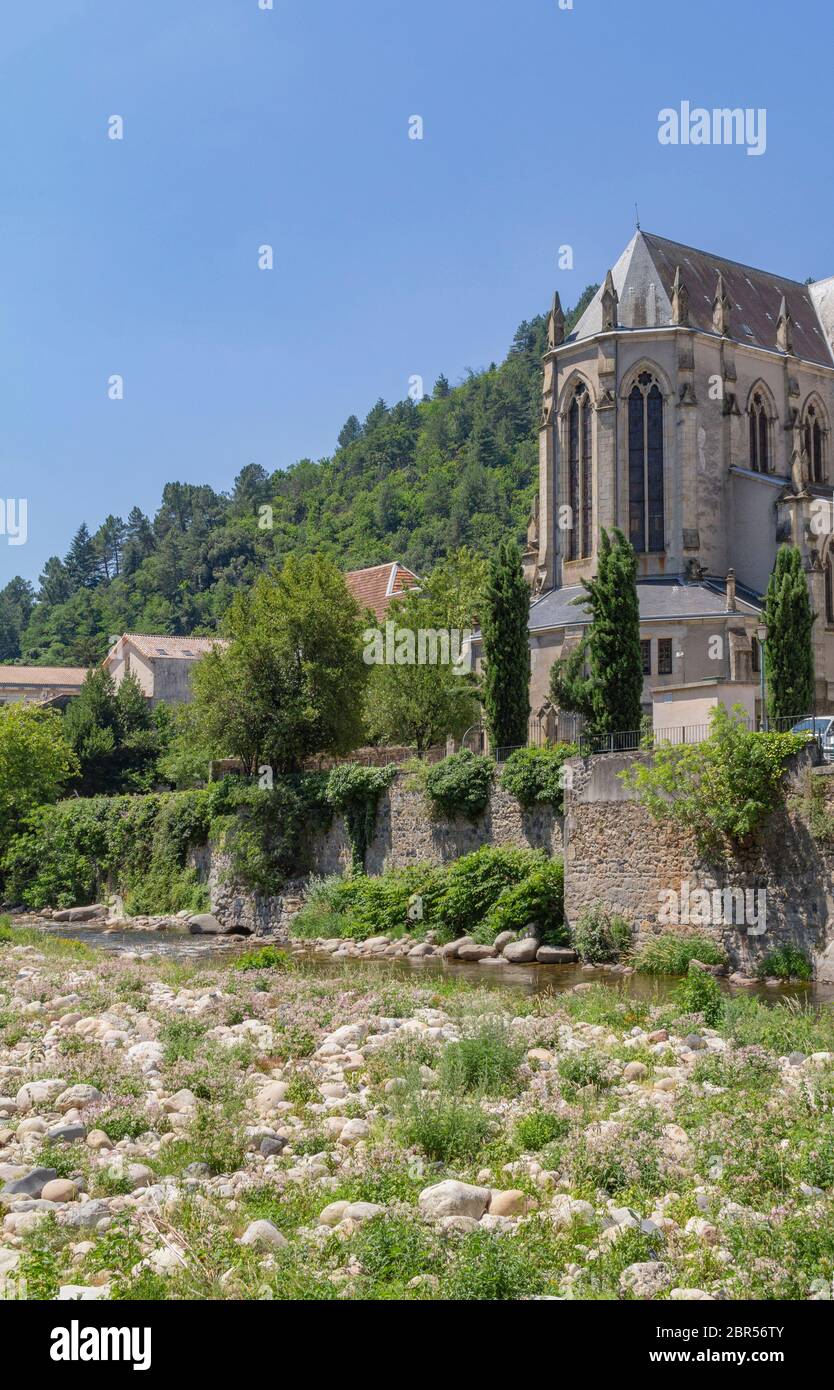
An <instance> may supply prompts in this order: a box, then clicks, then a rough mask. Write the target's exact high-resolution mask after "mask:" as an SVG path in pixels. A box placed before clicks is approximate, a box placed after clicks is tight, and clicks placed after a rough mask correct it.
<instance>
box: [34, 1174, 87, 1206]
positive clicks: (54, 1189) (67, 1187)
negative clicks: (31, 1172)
mask: <svg viewBox="0 0 834 1390" xmlns="http://www.w3.org/2000/svg"><path fill="white" fill-rule="evenodd" d="M77 1196H78V1188H77V1187H76V1185H75V1183H74V1182H70V1181H69V1179H68V1178H53V1179H52V1181H51V1182H48V1183H45V1184H44V1187H43V1191H42V1192H41V1197H42V1199H43V1201H44V1202H74V1201H75V1199H76V1197H77Z"/></svg>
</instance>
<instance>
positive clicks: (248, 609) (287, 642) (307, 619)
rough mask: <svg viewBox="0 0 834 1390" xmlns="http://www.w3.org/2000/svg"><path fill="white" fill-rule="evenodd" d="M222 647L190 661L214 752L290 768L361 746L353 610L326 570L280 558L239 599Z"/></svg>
mask: <svg viewBox="0 0 834 1390" xmlns="http://www.w3.org/2000/svg"><path fill="white" fill-rule="evenodd" d="M226 632H227V636H228V638H229V643H228V646H227V647H219V646H218V647H215V648H214V649H213V650H212V651H211V652H209V653H208V654H207V655H206V656H205V657H203V659H202V660H201V661H200V662H199V663H198V664H197V667H196V669H195V672H194V691H195V705H196V710H197V717H198V720H199V723H200V727H201V729H202V732H203V735H204V737H205V739H206V742H207V746H208V747H209V748H210V750H211V751H212V752H214V753H220V754H222V753H225V754H229V755H233V756H235V757H238V758H240V759H241V761H242V763H243V765H244V768H245V770H246V771H247V772H248V773H250V774H251V773H252V772H254V771H255V769H256V767H257V766H258V764H259V761H260V760H262V761H263V762H264V763H265V764H267V765H269V766H271V767H272V768H273V769H274V770H275V771H278V772H292V771H296V770H297V769H298V768H299V767H300V766H301V765H302V763H303V762H304V760H305V758H307V757H309V756H311V755H312V754H314V753H336V754H343V753H349V752H350V751H351V750H352V749H353V748H355V747H356V746H357V745H358V743H359V742H360V741H361V736H362V708H363V696H364V689H365V684H366V681H367V678H368V668H367V666H366V665H365V663H364V662H363V660H362V623H361V619H360V614H359V609H358V606H357V604H356V602H355V600H354V599H353V598H352V596H351V594H350V593H349V591H348V588H347V585H346V584H345V581H344V577H343V575H342V574H340V572H339V571H338V570H337V569H336V567H335V565H333V563H332V562H331V561H329V560H326V559H324V558H323V557H321V556H305V557H303V558H301V559H297V558H296V557H295V556H292V555H291V556H289V557H288V559H287V561H286V563H285V565H284V568H283V570H282V571H281V573H280V575H278V576H277V577H276V576H275V575H261V576H260V578H259V579H258V581H257V582H256V584H255V586H254V588H253V589H252V591H251V592H250V593H247V594H240V595H238V596H237V597H236V598H235V600H234V601H233V603H232V607H231V609H230V611H229V615H228V620H227V624H226Z"/></svg>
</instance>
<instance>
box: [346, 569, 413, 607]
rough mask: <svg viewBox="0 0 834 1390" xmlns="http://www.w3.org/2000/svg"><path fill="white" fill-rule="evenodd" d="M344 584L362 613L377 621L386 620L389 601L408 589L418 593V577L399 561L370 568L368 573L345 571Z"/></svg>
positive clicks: (364, 571) (366, 570)
mask: <svg viewBox="0 0 834 1390" xmlns="http://www.w3.org/2000/svg"><path fill="white" fill-rule="evenodd" d="M345 582H346V584H347V586H348V588H349V589H350V592H351V593H352V594H353V597H354V598H355V599H356V602H357V603H358V604H359V607H360V608H362V609H365V608H370V609H371V611H372V612H373V613H374V615H375V616H376V617H377V618H378V619H380V621H381V620H382V619H383V618H384V617H385V614H386V613H387V611H388V605H389V604H390V602H391V600H392V599H394V598H398V597H400V596H402V594H404V593H406V592H407V591H408V590H409V589H419V587H420V580H419V579H418V578H417V575H416V574H414V572H413V571H412V570H410V569H406V567H405V565H401V564H400V562H399V560H395V561H394V562H393V563H389V564H386V565H371V567H370V568H369V569H364V570H348V572H347V574H346V575H345Z"/></svg>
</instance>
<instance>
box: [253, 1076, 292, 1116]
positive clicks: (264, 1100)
mask: <svg viewBox="0 0 834 1390" xmlns="http://www.w3.org/2000/svg"><path fill="white" fill-rule="evenodd" d="M289 1089H290V1088H289V1084H288V1082H286V1081H271V1082H270V1083H269V1085H268V1086H264V1088H263V1090H262V1091H259V1092H258V1094H257V1096H256V1097H255V1109H256V1110H257V1111H258V1113H259V1114H261V1115H266V1114H268V1113H269V1111H270V1110H274V1109H275V1107H276V1105H280V1104H281V1102H282V1101H285V1100H286V1099H287V1092H288V1091H289Z"/></svg>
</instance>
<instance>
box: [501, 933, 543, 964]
mask: <svg viewBox="0 0 834 1390" xmlns="http://www.w3.org/2000/svg"><path fill="white" fill-rule="evenodd" d="M538 952H539V943H538V941H537V940H536V938H535V937H534V936H525V937H523V938H522V940H521V941H511V942H510V944H509V946H505V947H504V953H503V954H504V960H508V961H509V962H510V964H511V965H529V964H530V963H531V962H532V961H534V960H535V959H536V956H537V955H538Z"/></svg>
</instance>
